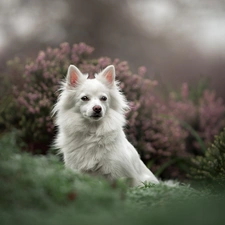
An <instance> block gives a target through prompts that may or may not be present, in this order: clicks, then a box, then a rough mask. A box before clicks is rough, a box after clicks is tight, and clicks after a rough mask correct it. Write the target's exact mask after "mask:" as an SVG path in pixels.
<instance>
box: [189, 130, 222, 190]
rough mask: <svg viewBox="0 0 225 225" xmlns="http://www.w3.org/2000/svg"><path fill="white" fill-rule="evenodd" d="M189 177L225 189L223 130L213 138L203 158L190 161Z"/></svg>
mask: <svg viewBox="0 0 225 225" xmlns="http://www.w3.org/2000/svg"><path fill="white" fill-rule="evenodd" d="M190 176H191V177H192V178H193V179H197V180H205V181H210V182H211V183H214V184H216V185H219V186H220V187H221V188H225V129H224V130H223V131H222V132H221V133H220V134H219V135H218V136H215V140H214V143H213V144H212V145H211V146H210V147H209V148H208V149H207V150H206V152H205V155H204V156H197V157H196V158H194V159H192V168H191V170H190Z"/></svg>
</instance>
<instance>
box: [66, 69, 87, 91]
mask: <svg viewBox="0 0 225 225" xmlns="http://www.w3.org/2000/svg"><path fill="white" fill-rule="evenodd" d="M82 76H83V74H82V73H81V72H80V70H79V69H78V68H77V67H76V66H74V65H70V66H69V68H68V71H67V76H66V82H67V84H69V85H70V86H72V87H75V86H76V85H77V84H78V82H79V80H80V79H81V78H82Z"/></svg>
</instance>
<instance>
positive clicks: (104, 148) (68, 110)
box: [53, 65, 158, 186]
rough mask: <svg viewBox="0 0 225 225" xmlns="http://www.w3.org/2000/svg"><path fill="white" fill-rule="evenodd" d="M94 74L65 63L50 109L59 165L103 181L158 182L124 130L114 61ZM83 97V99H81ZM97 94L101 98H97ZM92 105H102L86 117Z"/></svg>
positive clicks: (125, 105)
mask: <svg viewBox="0 0 225 225" xmlns="http://www.w3.org/2000/svg"><path fill="white" fill-rule="evenodd" d="M95 76H96V78H95V79H87V75H84V74H82V73H81V72H80V71H79V69H78V68H76V67H75V66H73V65H71V66H70V67H69V69H68V73H67V77H66V81H65V82H64V83H63V86H62V88H61V91H62V92H61V94H60V96H59V99H58V102H57V103H56V105H55V107H54V109H53V113H54V114H56V126H58V134H57V137H56V140H55V145H56V147H57V148H59V149H60V151H61V153H63V156H64V162H65V165H66V166H67V167H69V168H72V169H74V170H76V171H79V172H83V173H90V174H94V175H101V176H104V177H106V178H107V179H109V180H114V179H118V178H121V177H125V178H131V179H132V185H133V186H137V185H141V184H142V183H143V182H146V181H147V182H151V183H158V180H157V178H156V177H155V176H154V175H153V174H152V172H151V171H150V170H149V169H148V168H147V167H146V166H145V165H144V163H143V162H142V161H141V160H140V157H139V155H138V153H137V151H136V150H135V148H134V147H133V146H132V145H131V144H130V143H129V142H128V140H127V139H126V136H125V134H124V131H123V127H124V125H125V122H126V120H125V115H124V114H125V112H126V111H127V110H128V109H129V107H128V103H127V101H126V99H125V97H124V96H123V94H122V93H121V92H120V90H119V87H118V84H117V82H116V81H115V69H114V66H108V67H107V68H106V69H105V70H103V71H102V72H101V73H99V74H96V75H95ZM83 96H87V97H88V99H89V100H87V101H83V100H82V99H81V98H82V97H83ZM102 96H105V97H106V98H107V100H106V101H102V99H101V97H102ZM96 105H97V106H99V107H100V108H101V109H102V112H101V116H100V117H97V118H95V117H92V115H93V107H94V106H96Z"/></svg>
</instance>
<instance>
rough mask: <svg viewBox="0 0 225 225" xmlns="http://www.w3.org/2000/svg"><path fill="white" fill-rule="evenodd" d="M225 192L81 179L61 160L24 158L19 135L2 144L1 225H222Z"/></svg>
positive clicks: (0, 177) (0, 178) (181, 186)
mask: <svg viewBox="0 0 225 225" xmlns="http://www.w3.org/2000/svg"><path fill="white" fill-rule="evenodd" d="M224 202H225V201H224V195H223V193H217V194H212V193H211V192H210V191H209V190H206V189H198V190H196V189H193V188H191V187H190V186H189V185H187V184H180V185H177V186H175V187H171V186H168V185H166V183H165V182H162V183H161V184H160V185H147V184H146V185H145V187H142V188H129V187H127V186H126V184H125V183H124V182H123V181H118V182H117V183H113V184H112V183H108V182H107V181H105V180H103V179H100V178H96V177H90V176H85V175H81V174H75V173H74V172H73V171H71V170H68V169H65V168H64V166H63V163H62V162H61V161H60V160H59V158H57V157H56V156H53V155H49V156H31V155H29V154H28V153H21V151H20V148H19V147H18V145H17V143H16V141H15V134H13V133H12V134H10V135H5V136H3V137H2V138H1V140H0V224H1V225H6V224H7V225H10V224H17V225H18V224H23V225H26V224H27V225H35V224H37V225H39V224H41V225H44V224H49V225H51V224H52V225H53V224H54V225H62V224H63V225H66V224H71V225H72V224H73V225H74V224H87V225H88V224H98V225H101V224H129V225H132V224H138V225H139V224H140V225H142V224H153V225H157V224H179V225H180V224H204V225H207V224H219V223H220V222H221V221H225V215H224V210H225V203H224Z"/></svg>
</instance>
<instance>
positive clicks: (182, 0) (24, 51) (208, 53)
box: [0, 0, 225, 98]
mask: <svg viewBox="0 0 225 225" xmlns="http://www.w3.org/2000/svg"><path fill="white" fill-rule="evenodd" d="M65 41H67V42H69V43H70V44H73V43H79V42H81V41H82V42H85V43H87V44H89V45H91V46H93V47H94V48H95V52H94V54H95V56H96V57H99V56H108V57H111V58H120V59H121V60H126V61H128V62H129V64H130V65H131V67H133V68H137V67H138V66H142V65H144V66H146V67H147V69H148V76H149V77H150V78H154V79H160V80H161V82H163V83H164V84H167V85H168V86H171V87H177V86H179V85H180V84H181V83H182V82H188V83H190V84H195V83H196V82H198V81H199V79H201V78H208V79H209V86H210V88H213V89H215V90H216V92H217V94H218V95H219V96H221V97H223V98H225V89H224V81H225V1H224V0H214V1H211V0H204V1H197V0H141V1H140V0H139V1H138V0H129V1H128V0H86V1H83V0H64V1H60V0H39V1H36V0H1V1H0V62H1V63H0V74H1V70H2V71H3V70H4V69H5V67H6V61H8V60H9V59H12V58H13V57H14V56H18V57H20V58H27V57H29V56H34V57H35V56H36V55H37V53H38V51H39V50H41V49H45V48H46V47H47V46H51V47H55V46H58V45H59V43H61V42H65Z"/></svg>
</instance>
